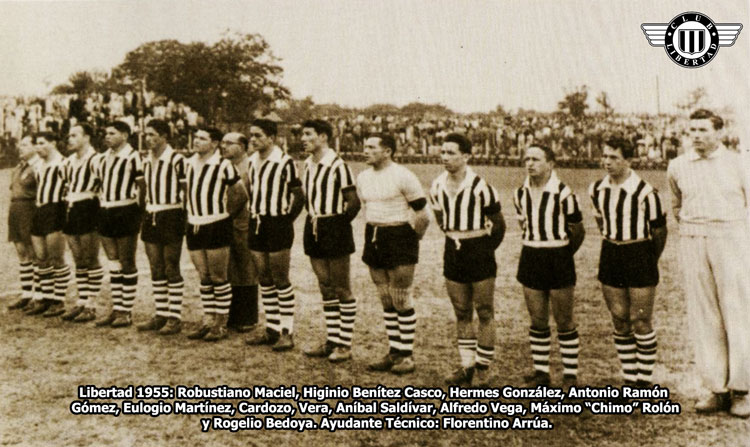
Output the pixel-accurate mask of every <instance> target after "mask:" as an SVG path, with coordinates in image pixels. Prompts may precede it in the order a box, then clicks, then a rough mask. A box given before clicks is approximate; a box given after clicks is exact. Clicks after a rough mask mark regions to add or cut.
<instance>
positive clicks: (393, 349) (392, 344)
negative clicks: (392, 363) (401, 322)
mask: <svg viewBox="0 0 750 447" xmlns="http://www.w3.org/2000/svg"><path fill="white" fill-rule="evenodd" d="M383 320H385V333H386V334H387V335H388V346H389V348H390V350H389V353H390V354H398V353H399V352H401V337H400V336H399V334H398V313H396V309H383Z"/></svg>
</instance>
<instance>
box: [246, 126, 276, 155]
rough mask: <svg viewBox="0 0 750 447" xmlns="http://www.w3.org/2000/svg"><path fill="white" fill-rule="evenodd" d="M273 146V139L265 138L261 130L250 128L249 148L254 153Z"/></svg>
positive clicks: (255, 127) (254, 127)
mask: <svg viewBox="0 0 750 447" xmlns="http://www.w3.org/2000/svg"><path fill="white" fill-rule="evenodd" d="M271 146H273V138H272V137H269V136H266V134H265V133H264V132H263V129H261V128H260V127H257V126H250V147H251V148H253V150H256V151H265V150H266V149H269V148H270V147H271Z"/></svg>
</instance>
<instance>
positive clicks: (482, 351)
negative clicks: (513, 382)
mask: <svg viewBox="0 0 750 447" xmlns="http://www.w3.org/2000/svg"><path fill="white" fill-rule="evenodd" d="M493 358H495V347H494V346H482V345H478V346H477V357H476V362H477V369H487V368H489V367H490V363H492V359H493Z"/></svg>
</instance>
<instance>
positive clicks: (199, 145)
mask: <svg viewBox="0 0 750 447" xmlns="http://www.w3.org/2000/svg"><path fill="white" fill-rule="evenodd" d="M212 150H213V145H212V144H211V135H209V133H208V132H206V131H205V130H199V131H197V132H195V135H193V152H196V153H198V154H201V155H204V154H207V153H209V152H211V151H212Z"/></svg>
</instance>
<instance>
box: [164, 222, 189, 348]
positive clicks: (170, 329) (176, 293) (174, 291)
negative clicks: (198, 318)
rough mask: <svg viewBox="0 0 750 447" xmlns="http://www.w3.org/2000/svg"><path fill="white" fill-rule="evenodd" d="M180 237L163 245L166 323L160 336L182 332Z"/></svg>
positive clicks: (182, 286)
mask: <svg viewBox="0 0 750 447" xmlns="http://www.w3.org/2000/svg"><path fill="white" fill-rule="evenodd" d="M182 239H183V238H182V236H180V237H179V239H178V240H177V241H170V242H168V243H166V244H164V246H163V247H164V274H165V275H166V278H167V309H166V315H167V323H166V325H165V326H164V327H162V328H161V330H159V334H160V335H173V334H177V333H178V332H180V331H181V330H182V297H183V295H184V289H185V281H184V280H183V278H182V274H181V273H180V258H181V257H182Z"/></svg>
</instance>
